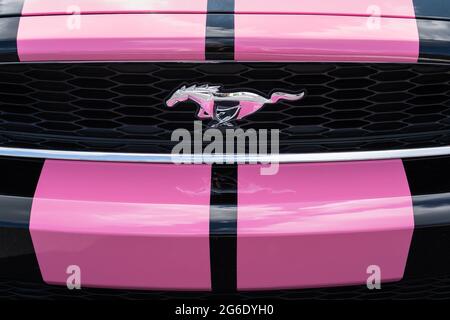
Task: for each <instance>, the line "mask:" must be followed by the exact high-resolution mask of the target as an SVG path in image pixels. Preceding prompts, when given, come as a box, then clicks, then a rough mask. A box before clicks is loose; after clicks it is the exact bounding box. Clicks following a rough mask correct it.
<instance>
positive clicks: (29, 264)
mask: <svg viewBox="0 0 450 320" xmlns="http://www.w3.org/2000/svg"><path fill="white" fill-rule="evenodd" d="M42 166H43V160H34V159H15V158H7V159H6V158H0V177H1V180H0V278H5V279H12V280H29V281H38V282H40V281H42V276H41V273H40V270H39V265H38V262H37V259H36V254H35V252H34V247H33V243H32V240H31V235H30V231H29V225H30V214H31V205H32V201H33V196H34V192H35V190H36V186H37V183H38V180H39V176H40V173H41V170H42Z"/></svg>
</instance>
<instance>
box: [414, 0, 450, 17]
mask: <svg viewBox="0 0 450 320" xmlns="http://www.w3.org/2000/svg"><path fill="white" fill-rule="evenodd" d="M413 2H414V10H415V12H416V18H420V19H424V18H425V19H440V20H445V19H447V20H448V19H450V1H448V0H413Z"/></svg>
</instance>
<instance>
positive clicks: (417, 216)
mask: <svg viewBox="0 0 450 320" xmlns="http://www.w3.org/2000/svg"><path fill="white" fill-rule="evenodd" d="M403 164H404V167H405V171H406V175H407V177H408V182H409V187H410V190H411V195H412V200H413V209H414V225H415V228H414V234H413V239H412V242H411V247H410V251H409V256H408V261H407V265H406V269H405V277H406V278H414V277H428V276H440V275H448V274H450V254H449V252H450V170H449V169H450V157H437V158H423V159H410V160H404V161H403Z"/></svg>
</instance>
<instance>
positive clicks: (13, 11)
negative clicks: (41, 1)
mask: <svg viewBox="0 0 450 320" xmlns="http://www.w3.org/2000/svg"><path fill="white" fill-rule="evenodd" d="M23 2H24V0H0V17H19V16H20V15H21V14H22V7H23Z"/></svg>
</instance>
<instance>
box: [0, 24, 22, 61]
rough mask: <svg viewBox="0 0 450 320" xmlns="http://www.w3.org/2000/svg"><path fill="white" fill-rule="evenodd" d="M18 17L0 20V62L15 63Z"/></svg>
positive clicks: (16, 56)
mask: <svg viewBox="0 0 450 320" xmlns="http://www.w3.org/2000/svg"><path fill="white" fill-rule="evenodd" d="M19 20H20V18H19V17H8V18H0V61H2V62H17V61H19V56H18V55H17V30H18V28H19Z"/></svg>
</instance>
